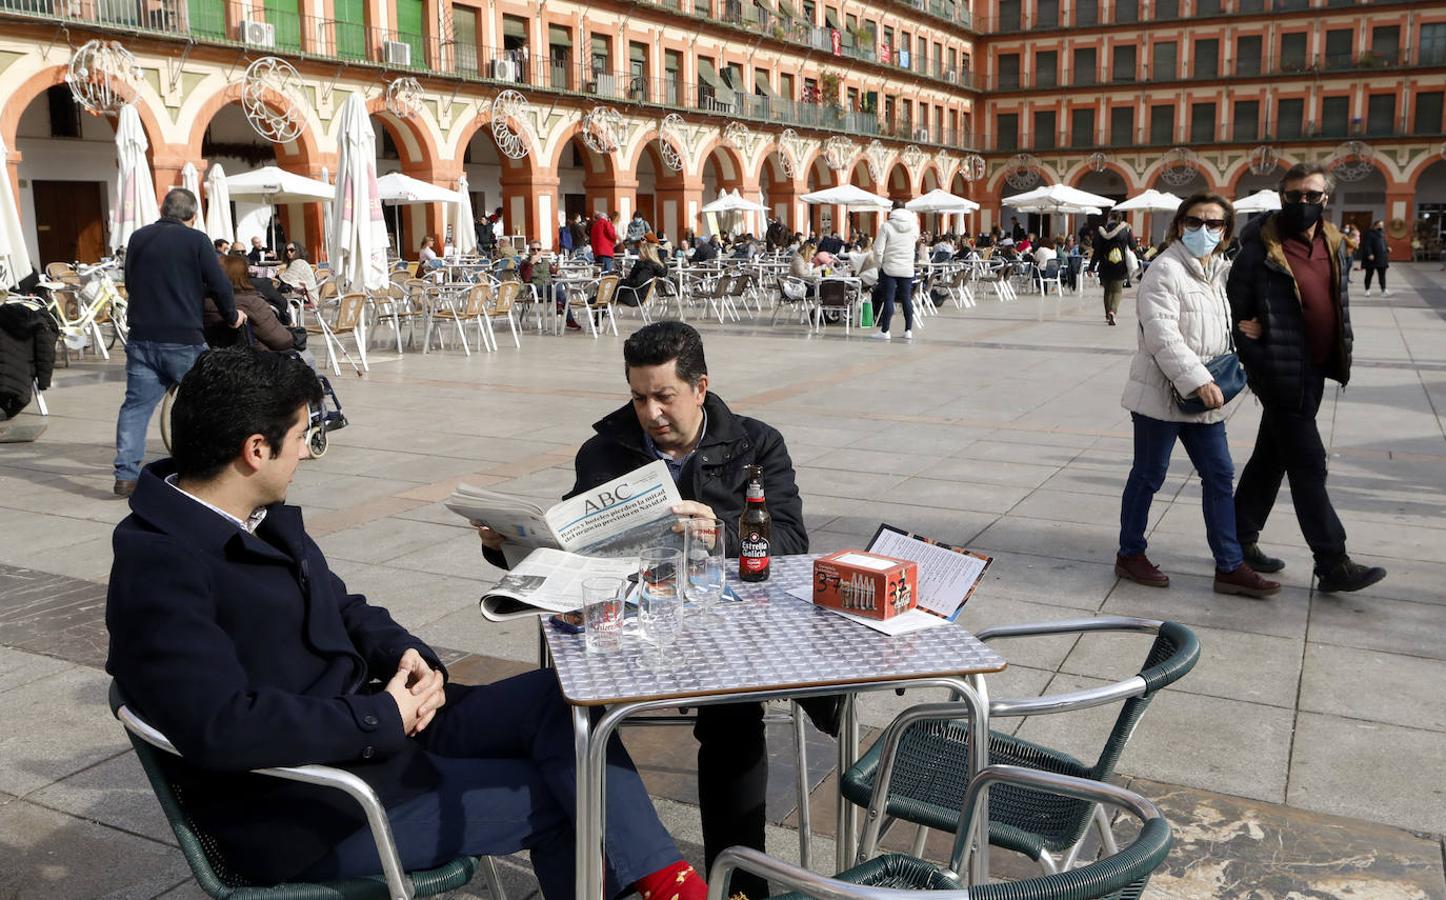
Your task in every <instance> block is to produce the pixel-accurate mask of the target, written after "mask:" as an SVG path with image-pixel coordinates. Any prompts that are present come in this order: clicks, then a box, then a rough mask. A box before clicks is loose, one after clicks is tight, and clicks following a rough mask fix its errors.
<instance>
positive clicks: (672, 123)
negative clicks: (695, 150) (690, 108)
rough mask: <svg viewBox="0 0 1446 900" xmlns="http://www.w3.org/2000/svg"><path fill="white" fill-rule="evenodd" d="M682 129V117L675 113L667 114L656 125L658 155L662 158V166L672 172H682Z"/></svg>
mask: <svg viewBox="0 0 1446 900" xmlns="http://www.w3.org/2000/svg"><path fill="white" fill-rule="evenodd" d="M684 127H685V126H684V123H683V117H682V116H680V115H678V114H677V113H668V114H667V115H666V116H663V121H662V122H660V123H659V124H658V155H659V156H661V157H662V158H663V165H665V166H667V167H668V168H669V169H672V170H673V171H674V172H681V171H683V153H682V149H681V148H682V147H683V133H684V132H683V129H684Z"/></svg>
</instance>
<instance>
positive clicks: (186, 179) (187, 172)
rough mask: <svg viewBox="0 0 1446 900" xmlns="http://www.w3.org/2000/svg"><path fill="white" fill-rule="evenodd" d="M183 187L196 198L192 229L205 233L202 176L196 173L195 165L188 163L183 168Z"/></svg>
mask: <svg viewBox="0 0 1446 900" xmlns="http://www.w3.org/2000/svg"><path fill="white" fill-rule="evenodd" d="M181 187H183V188H185V189H186V190H188V191H190V192H191V193H192V195H194V196H195V198H196V218H194V219H192V220H191V227H192V228H194V229H196V230H197V231H205V230H206V217H205V216H203V215H201V176H200V175H199V174H197V172H196V164H195V163H193V162H188V163H186V164H185V165H184V166H182V167H181Z"/></svg>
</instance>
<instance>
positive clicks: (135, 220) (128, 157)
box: [110, 103, 161, 249]
mask: <svg viewBox="0 0 1446 900" xmlns="http://www.w3.org/2000/svg"><path fill="white" fill-rule="evenodd" d="M115 146H116V160H117V162H118V163H119V164H120V171H119V172H118V173H117V174H116V198H115V205H114V206H112V207H111V229H110V246H111V248H112V249H115V248H119V247H124V246H125V245H126V244H127V243H128V242H129V241H130V239H131V235H133V234H135V233H136V232H137V231H139V230H140V229H141V228H144V227H145V226H147V225H149V224H151V223H152V222H154V221H156V220H157V219H159V218H160V217H161V211H160V209H159V208H158V207H157V205H156V183H155V181H154V179H152V177H151V164H150V163H149V162H147V161H146V148H147V147H148V146H150V145H149V144H148V143H147V141H146V132H145V129H144V128H142V127H141V117H140V114H139V113H137V112H136V108H135V106H133V105H132V104H129V103H127V104H126V105H125V106H122V107H121V111H120V122H119V123H118V124H117V125H116V129H115Z"/></svg>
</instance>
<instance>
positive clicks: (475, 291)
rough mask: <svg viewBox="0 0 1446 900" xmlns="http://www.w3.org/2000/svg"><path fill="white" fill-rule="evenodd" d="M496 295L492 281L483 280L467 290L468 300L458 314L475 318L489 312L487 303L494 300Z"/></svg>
mask: <svg viewBox="0 0 1446 900" xmlns="http://www.w3.org/2000/svg"><path fill="white" fill-rule="evenodd" d="M493 296H494V293H493V287H492V282H490V281H483V282H480V283H478V284H474V285H472V287H471V288H469V289H468V291H467V302H466V303H464V304H463V305H462V311H461V312H460V313H458V315H460V316H462V317H464V318H468V319H475V318H477V317H478V316H480V315H483V314H485V313H486V312H487V305H488V304H489V303H491V302H492V297H493Z"/></svg>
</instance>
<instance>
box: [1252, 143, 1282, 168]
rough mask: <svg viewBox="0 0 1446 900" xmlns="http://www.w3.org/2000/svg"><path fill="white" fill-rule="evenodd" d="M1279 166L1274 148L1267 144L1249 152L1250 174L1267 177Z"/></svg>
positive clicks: (1277, 155) (1278, 158)
mask: <svg viewBox="0 0 1446 900" xmlns="http://www.w3.org/2000/svg"><path fill="white" fill-rule="evenodd" d="M1279 165H1280V155H1279V154H1277V153H1276V152H1275V148H1274V147H1271V146H1269V145H1267V144H1261V145H1260V146H1259V147H1256V148H1255V149H1254V150H1251V151H1250V174H1251V175H1269V174H1270V173H1271V172H1274V171H1275V170H1276V168H1277V167H1279Z"/></svg>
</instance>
